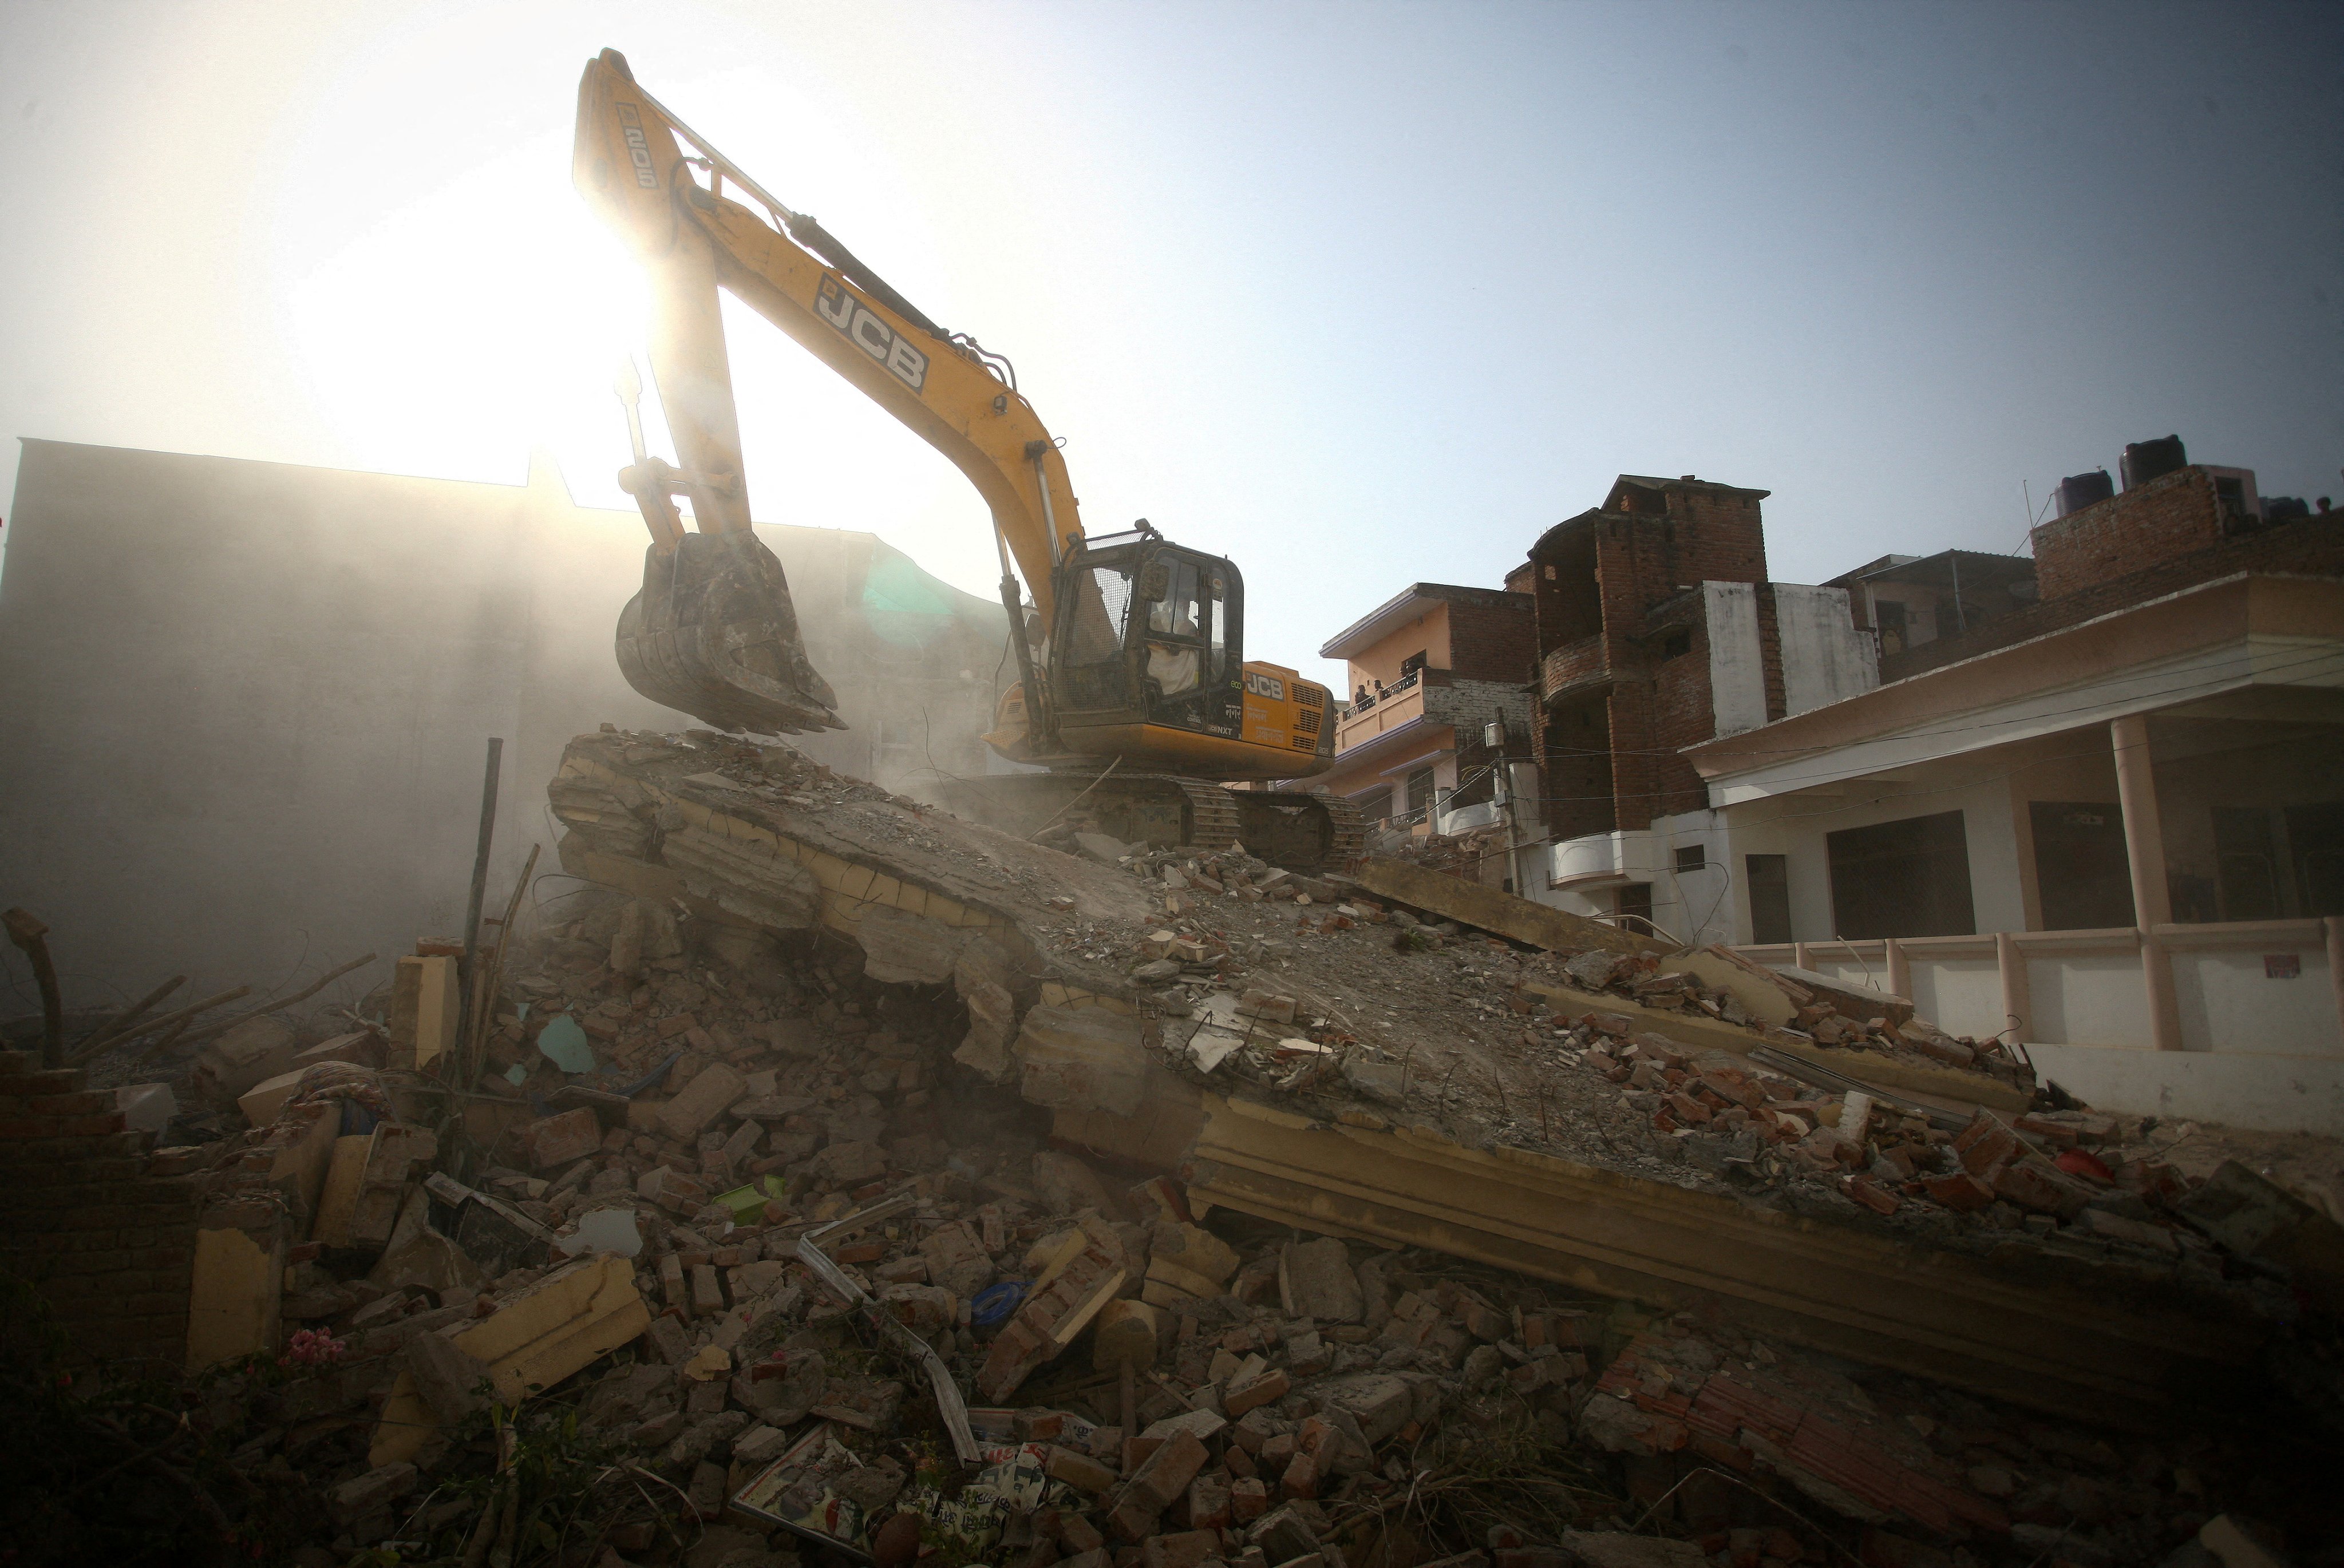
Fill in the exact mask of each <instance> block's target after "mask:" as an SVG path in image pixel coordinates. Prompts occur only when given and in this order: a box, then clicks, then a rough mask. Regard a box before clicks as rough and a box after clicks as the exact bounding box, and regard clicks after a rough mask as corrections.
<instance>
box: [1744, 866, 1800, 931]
mask: <svg viewBox="0 0 2344 1568" xmlns="http://www.w3.org/2000/svg"><path fill="white" fill-rule="evenodd" d="M1742 865H1743V873H1742V874H1743V876H1744V877H1746V878H1748V879H1749V881H1750V940H1752V941H1753V942H1787V941H1789V940H1792V938H1791V858H1790V857H1789V856H1788V855H1744V856H1743V857H1742Z"/></svg>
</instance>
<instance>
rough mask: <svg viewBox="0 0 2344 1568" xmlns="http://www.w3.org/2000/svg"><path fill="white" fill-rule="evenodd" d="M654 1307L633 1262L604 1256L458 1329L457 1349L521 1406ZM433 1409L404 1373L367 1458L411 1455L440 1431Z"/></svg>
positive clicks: (381, 1461)
mask: <svg viewBox="0 0 2344 1568" xmlns="http://www.w3.org/2000/svg"><path fill="white" fill-rule="evenodd" d="M651 1322H652V1314H651V1309H650V1308H649V1307H648V1306H646V1305H645V1304H644V1302H643V1298H642V1293H641V1292H639V1291H637V1290H636V1289H635V1266H634V1264H633V1263H632V1262H631V1261H628V1260H627V1259H625V1258H621V1257H615V1256H611V1255H609V1254H604V1255H601V1256H598V1257H593V1258H587V1259H582V1260H581V1261H578V1262H575V1263H572V1264H571V1265H570V1266H569V1267H568V1268H565V1269H559V1270H556V1271H554V1272H552V1273H551V1274H548V1275H547V1276H546V1277H545V1278H544V1279H542V1280H540V1281H539V1282H537V1283H536V1284H534V1285H531V1286H530V1288H529V1289H528V1290H526V1291H523V1292H520V1293H519V1294H518V1295H515V1296H513V1297H512V1298H511V1299H510V1300H509V1301H507V1302H505V1303H504V1304H503V1305H502V1306H501V1307H500V1308H499V1309H498V1310H497V1311H496V1312H495V1313H493V1314H492V1315H490V1316H489V1317H486V1318H483V1319H481V1320H480V1322H477V1323H474V1324H472V1325H471V1326H470V1327H469V1328H467V1329H465V1330H464V1332H461V1333H460V1334H451V1335H450V1336H449V1338H450V1340H452V1341H453V1342H455V1345H456V1348H457V1349H459V1350H460V1351H462V1352H464V1353H465V1354H467V1355H469V1356H471V1357H473V1358H474V1359H476V1360H478V1361H480V1362H486V1363H487V1365H488V1369H489V1382H490V1384H491V1385H492V1386H493V1387H494V1388H495V1389H496V1392H497V1398H498V1399H500V1400H501V1401H503V1402H506V1403H508V1404H518V1403H520V1401H521V1400H522V1399H523V1398H524V1397H526V1396H527V1394H528V1393H529V1392H530V1390H532V1389H541V1388H549V1387H551V1386H552V1385H553V1384H555V1383H557V1382H561V1380H562V1379H563V1378H566V1377H568V1376H569V1375H570V1374H571V1372H576V1371H577V1370H578V1369H579V1368H581V1367H582V1366H584V1365H586V1364H587V1363H588V1362H591V1361H593V1360H595V1359H596V1358H597V1357H599V1356H603V1355H607V1354H609V1353H610V1352H612V1351H614V1350H617V1349H618V1348H619V1347H620V1346H621V1345H622V1344H625V1343H626V1342H628V1341H629V1340H631V1339H633V1338H634V1337H635V1336H636V1335H638V1334H640V1333H642V1332H643V1331H644V1330H645V1329H647V1328H649V1327H651ZM439 1424H440V1423H439V1420H438V1418H437V1417H435V1416H434V1415H433V1414H432V1413H431V1407H430V1406H429V1405H428V1404H426V1403H424V1402H423V1396H422V1395H421V1394H420V1393H419V1392H416V1388H415V1382H414V1379H413V1378H411V1377H410V1376H409V1375H408V1374H407V1373H406V1372H401V1373H399V1381H398V1382H396V1383H394V1384H393V1385H392V1386H391V1391H390V1397H389V1399H388V1400H386V1401H385V1402H384V1403H383V1408H382V1422H381V1424H379V1426H377V1427H376V1428H375V1435H374V1445H373V1447H372V1448H370V1449H369V1451H368V1453H367V1462H368V1463H369V1464H370V1465H374V1466H377V1467H380V1466H382V1465H385V1464H389V1463H392V1462H396V1461H399V1460H411V1459H413V1458H414V1456H415V1455H416V1454H417V1453H418V1452H420V1451H421V1450H422V1448H423V1445H424V1444H425V1443H426V1442H429V1441H430V1439H431V1436H432V1434H433V1433H434V1432H437V1431H438V1430H439Z"/></svg>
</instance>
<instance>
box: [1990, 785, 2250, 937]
mask: <svg viewBox="0 0 2344 1568" xmlns="http://www.w3.org/2000/svg"><path fill="white" fill-rule="evenodd" d="M2216 815H2217V817H2218V816H2219V815H2220V813H2218V812H2217V813H2216ZM2026 817H2027V821H2028V824H2029V825H2030V826H2031V827H2032V828H2033V829H2035V887H2036V899H2037V901H2038V902H2039V903H2040V904H2041V905H2042V909H2043V929H2044V930H2050V931H2086V930H2101V929H2104V928H2106V927H2108V926H2128V925H2131V924H2132V923H2133V914H2132V859H2131V858H2130V857H2129V856H2128V855H2127V854H2126V853H2125V839H2124V810H2123V809H2122V808H2121V807H2119V806H2118V805H2117V803H2116V802H2114V801H2106V802H2103V801H2096V800H2030V801H2028V802H2027V803H2026Z"/></svg>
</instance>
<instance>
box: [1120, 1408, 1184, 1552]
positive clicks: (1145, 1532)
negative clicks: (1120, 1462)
mask: <svg viewBox="0 0 2344 1568" xmlns="http://www.w3.org/2000/svg"><path fill="white" fill-rule="evenodd" d="M1206 1458H1207V1453H1206V1449H1205V1445H1204V1443H1202V1442H1199V1441H1198V1440H1197V1436H1196V1434H1195V1433H1193V1432H1187V1431H1176V1432H1173V1434H1172V1435H1171V1437H1170V1438H1168V1439H1167V1440H1166V1441H1165V1442H1164V1443H1163V1444H1162V1445H1160V1446H1159V1447H1158V1448H1157V1450H1156V1452H1153V1453H1151V1454H1149V1455H1148V1456H1147V1459H1146V1460H1145V1461H1143V1462H1141V1463H1140V1466H1139V1468H1138V1469H1137V1470H1136V1471H1134V1472H1133V1473H1132V1476H1131V1479H1130V1480H1129V1481H1127V1482H1126V1483H1124V1487H1123V1490H1122V1491H1121V1492H1119V1493H1116V1500H1115V1506H1114V1507H1113V1508H1112V1509H1110V1510H1109V1511H1108V1513H1107V1527H1108V1529H1109V1530H1111V1531H1112V1532H1114V1533H1115V1534H1116V1535H1117V1536H1119V1537H1121V1538H1122V1539H1123V1540H1125V1541H1128V1542H1131V1543H1134V1544H1137V1543H1140V1542H1143V1541H1145V1540H1147V1538H1148V1537H1149V1536H1151V1535H1153V1534H1155V1533H1156V1522H1157V1520H1158V1519H1159V1518H1161V1517H1162V1516H1163V1513H1164V1511H1165V1510H1166V1509H1167V1508H1169V1507H1171V1506H1172V1500H1173V1499H1174V1498H1176V1497H1178V1496H1180V1495H1181V1494H1182V1493H1186V1492H1187V1490H1188V1483H1190V1482H1192V1481H1194V1480H1196V1479H1197V1472H1198V1471H1200V1470H1202V1469H1203V1468H1204V1467H1205V1460H1206Z"/></svg>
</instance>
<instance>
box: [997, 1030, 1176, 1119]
mask: <svg viewBox="0 0 2344 1568" xmlns="http://www.w3.org/2000/svg"><path fill="white" fill-rule="evenodd" d="M1011 1051H1012V1054H1014V1055H1015V1058H1016V1060H1017V1062H1018V1065H1019V1067H1020V1069H1021V1070H1022V1077H1021V1081H1020V1084H1019V1088H1020V1091H1021V1092H1022V1093H1023V1094H1024V1095H1025V1098H1026V1099H1027V1100H1029V1101H1033V1102H1034V1103H1035V1104H1036V1105H1046V1106H1049V1107H1052V1108H1053V1109H1065V1110H1073V1111H1111V1112H1113V1113H1114V1114H1116V1115H1117V1116H1132V1115H1136V1114H1137V1112H1138V1111H1139V1108H1140V1105H1141V1102H1142V1101H1145V1100H1146V1099H1147V1073H1148V1069H1149V1068H1150V1067H1151V1066H1152V1065H1153V1063H1152V1062H1151V1060H1149V1057H1148V1055H1147V1048H1146V1046H1145V1045H1144V1044H1143V1043H1142V1034H1141V1028H1140V1022H1139V1020H1138V1019H1137V1018H1135V1017H1133V1016H1131V1015H1130V1014H1128V1013H1119V1012H1115V1011H1112V1010H1108V1009H1106V1008H1102V1007H1046V1006H1045V1007H1036V1008H1033V1009H1031V1010H1028V1011H1027V1012H1026V1014H1025V1026H1024V1027H1023V1028H1022V1029H1020V1030H1018V1033H1017V1040H1016V1043H1015V1045H1014V1046H1013V1047H1012V1048H1011Z"/></svg>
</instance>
